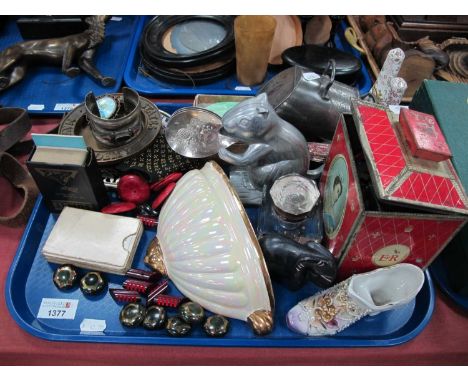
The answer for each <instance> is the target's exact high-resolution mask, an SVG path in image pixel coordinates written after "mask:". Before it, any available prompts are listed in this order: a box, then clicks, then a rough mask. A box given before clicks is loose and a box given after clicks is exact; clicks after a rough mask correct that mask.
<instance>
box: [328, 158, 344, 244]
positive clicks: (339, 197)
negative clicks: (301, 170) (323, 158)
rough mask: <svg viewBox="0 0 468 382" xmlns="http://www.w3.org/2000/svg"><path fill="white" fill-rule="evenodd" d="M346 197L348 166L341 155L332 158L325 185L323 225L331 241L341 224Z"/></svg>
mask: <svg viewBox="0 0 468 382" xmlns="http://www.w3.org/2000/svg"><path fill="white" fill-rule="evenodd" d="M347 197H348V165H347V163H346V159H345V158H344V156H343V155H337V156H336V157H335V158H333V160H332V163H331V165H330V168H329V170H328V175H327V180H326V183H325V191H324V196H323V199H324V203H323V223H324V226H325V233H326V235H327V236H328V237H329V238H330V239H332V238H334V237H335V236H336V234H337V233H338V231H339V230H340V228H341V224H342V223H343V217H344V212H345V207H346V199H347Z"/></svg>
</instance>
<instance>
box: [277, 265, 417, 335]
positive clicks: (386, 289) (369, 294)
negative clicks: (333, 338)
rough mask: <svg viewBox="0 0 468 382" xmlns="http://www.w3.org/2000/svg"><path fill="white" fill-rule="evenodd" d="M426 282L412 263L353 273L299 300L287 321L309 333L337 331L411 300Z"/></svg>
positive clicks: (292, 327) (294, 327)
mask: <svg viewBox="0 0 468 382" xmlns="http://www.w3.org/2000/svg"><path fill="white" fill-rule="evenodd" d="M423 284H424V273H423V271H422V270H421V269H420V268H418V267H416V266H415V265H412V264H397V265H394V266H391V267H386V268H379V269H376V270H374V271H371V272H367V273H362V274H358V275H353V276H352V277H350V278H348V279H347V280H345V281H342V282H341V283H339V284H337V285H335V286H333V287H331V288H329V289H326V290H324V291H322V292H319V293H317V294H315V295H313V296H311V297H309V298H307V299H305V300H303V301H301V302H299V303H298V304H297V305H296V306H294V307H293V308H292V309H291V310H290V311H289V312H288V314H287V317H286V320H287V325H288V327H289V328H290V329H291V330H292V331H294V332H297V333H300V334H303V335H307V336H329V335H334V334H336V333H338V332H340V331H342V330H344V329H346V328H347V327H348V326H350V325H352V324H354V323H355V322H356V321H358V320H360V319H361V318H363V317H365V316H367V315H374V314H378V313H381V312H384V311H387V310H392V309H395V308H396V307H398V306H401V305H404V304H407V303H409V302H410V301H411V300H412V299H414V298H415V297H416V295H417V294H418V292H419V291H420V290H421V288H422V286H423Z"/></svg>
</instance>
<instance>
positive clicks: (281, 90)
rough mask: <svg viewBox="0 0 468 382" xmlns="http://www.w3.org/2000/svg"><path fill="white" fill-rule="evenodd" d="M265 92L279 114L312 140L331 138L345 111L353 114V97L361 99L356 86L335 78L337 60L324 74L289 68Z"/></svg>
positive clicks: (264, 88)
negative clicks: (328, 73)
mask: <svg viewBox="0 0 468 382" xmlns="http://www.w3.org/2000/svg"><path fill="white" fill-rule="evenodd" d="M327 72H331V74H330V76H328V75H326V73H327ZM263 92H264V93H266V94H267V96H268V101H269V103H270V104H271V105H272V106H273V108H274V109H275V111H276V112H277V113H278V115H279V117H280V118H282V119H284V120H286V121H288V122H289V123H291V124H292V125H294V126H295V127H296V128H297V129H298V130H300V131H301V132H302V134H304V136H305V138H306V140H307V141H309V142H315V141H331V139H332V138H333V134H334V132H335V128H336V124H337V123H338V118H339V117H340V115H341V114H342V113H345V114H351V100H352V99H356V98H359V91H358V90H357V89H356V88H353V87H351V86H348V85H345V84H343V83H341V82H338V81H335V62H334V60H330V62H329V65H328V67H327V69H326V70H325V73H323V74H322V75H318V74H316V73H314V72H310V71H307V70H305V69H302V68H300V67H298V66H294V67H291V68H288V69H286V70H284V71H282V72H281V73H279V74H278V75H276V76H275V77H273V78H272V79H271V80H270V81H269V82H267V83H266V84H265V85H264V86H263V87H262V88H261V89H260V90H259V91H258V93H259V94H260V93H263Z"/></svg>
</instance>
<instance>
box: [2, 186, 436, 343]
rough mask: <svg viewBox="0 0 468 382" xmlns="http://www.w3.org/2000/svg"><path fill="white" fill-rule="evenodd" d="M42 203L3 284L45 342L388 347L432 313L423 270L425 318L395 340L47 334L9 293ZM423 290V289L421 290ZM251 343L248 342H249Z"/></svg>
mask: <svg viewBox="0 0 468 382" xmlns="http://www.w3.org/2000/svg"><path fill="white" fill-rule="evenodd" d="M42 203H43V198H42V195H40V194H39V196H38V198H37V200H36V203H35V205H34V208H33V211H32V213H31V217H30V219H29V221H28V224H27V225H26V228H25V230H24V233H23V236H22V238H21V241H20V244H19V245H18V249H17V251H16V254H15V257H14V259H13V261H12V263H11V266H10V269H9V271H8V276H7V281H6V284H5V301H6V305H7V308H8V310H9V312H10V314H11V315H12V317H13V319H14V320H15V321H16V323H17V324H18V325H19V326H20V327H21V328H22V329H23V330H25V331H26V332H27V333H29V334H31V335H33V336H35V337H38V338H41V339H45V340H48V341H60V342H91V343H95V342H97V343H116V344H133V345H135V344H136V345H177V346H223V347H290V348H306V347H310V348H319V347H323V348H337V347H342V348H349V347H351V348H352V347H389V346H396V345H401V344H403V343H405V342H408V341H410V340H412V339H413V338H415V337H416V336H417V335H418V334H419V333H421V331H422V330H423V329H424V328H425V327H426V325H427V324H428V323H429V321H430V319H431V317H432V314H433V312H434V306H435V291H434V285H433V282H432V279H431V276H430V273H429V270H426V271H425V276H426V278H425V279H426V280H425V284H426V283H427V288H428V289H429V296H430V298H429V306H428V309H427V311H426V313H425V314H424V318H423V319H422V320H421V321H420V323H419V325H418V326H417V327H416V328H414V329H413V330H411V331H409V332H407V333H405V334H403V335H401V336H398V337H394V338H385V339H374V340H373V339H368V338H366V339H352V340H349V339H343V338H340V337H333V336H332V337H316V338H310V337H303V338H298V339H285V340H281V339H275V338H267V337H257V338H255V339H254V340H251V339H245V338H239V339H233V338H229V339H227V338H213V339H209V338H208V339H206V340H200V338H191V337H184V338H172V337H155V336H147V337H135V339H138V341H136V342H131V341H129V339H131V338H129V337H125V336H108V335H83V334H79V335H63V334H55V333H49V332H45V331H41V330H38V329H36V328H34V327H33V326H31V325H29V324H28V323H27V322H26V321H25V320H24V319H23V318H22V316H21V314H20V313H19V312H18V311H17V310H16V308H15V304H14V301H13V300H12V293H10V290H11V288H12V279H13V276H14V274H15V270H16V267H17V265H18V263H19V261H20V258H21V255H22V253H23V250H24V247H25V245H26V241H27V240H28V236H29V231H30V229H31V227H32V226H33V224H34V223H35V217H36V214H37V212H38V210H39V208H40V207H41V204H42ZM423 288H424V287H423ZM249 342H250V343H249Z"/></svg>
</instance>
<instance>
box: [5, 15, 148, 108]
mask: <svg viewBox="0 0 468 382" xmlns="http://www.w3.org/2000/svg"><path fill="white" fill-rule="evenodd" d="M139 19H140V17H139V16H123V17H114V18H112V19H111V20H109V21H108V22H107V24H106V38H105V39H104V42H103V43H102V44H101V45H100V46H99V47H98V48H97V52H96V56H95V64H96V66H97V68H98V69H99V70H100V71H101V73H103V74H104V75H106V76H110V77H114V78H115V80H116V83H115V85H114V86H113V87H103V86H101V85H100V84H99V83H98V82H96V81H94V80H93V79H92V78H91V77H90V76H88V75H87V74H85V73H80V75H79V76H77V77H75V78H70V77H68V76H66V75H65V74H63V73H62V71H61V69H60V67H58V66H40V67H37V68H34V67H30V68H29V70H28V73H27V74H26V77H25V78H24V79H23V80H22V81H21V82H19V83H18V84H16V85H14V86H12V87H11V88H9V89H7V90H5V91H4V92H0V104H1V105H3V106H4V107H6V106H15V107H22V108H25V109H28V111H29V113H31V114H63V113H64V112H65V111H68V110H70V109H71V105H73V104H79V103H81V102H83V100H84V98H85V95H86V94H87V93H88V92H90V91H93V92H95V94H102V93H115V92H117V91H118V90H119V89H120V87H121V85H122V79H123V73H124V69H125V65H126V63H127V57H128V53H129V51H130V47H131V45H132V42H133V39H134V38H136V36H135V30H136V28H137V26H138V21H139ZM119 20H120V21H119ZM19 41H22V37H21V35H20V33H19V30H18V28H17V26H16V22H15V21H14V20H9V21H8V23H7V24H6V25H5V29H4V31H3V33H2V34H1V35H0V51H1V50H3V49H4V48H6V47H8V46H10V45H12V44H14V43H16V42H19ZM31 105H33V106H31ZM34 105H39V106H34ZM41 105H43V108H42V109H41ZM38 109H41V110H38Z"/></svg>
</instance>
